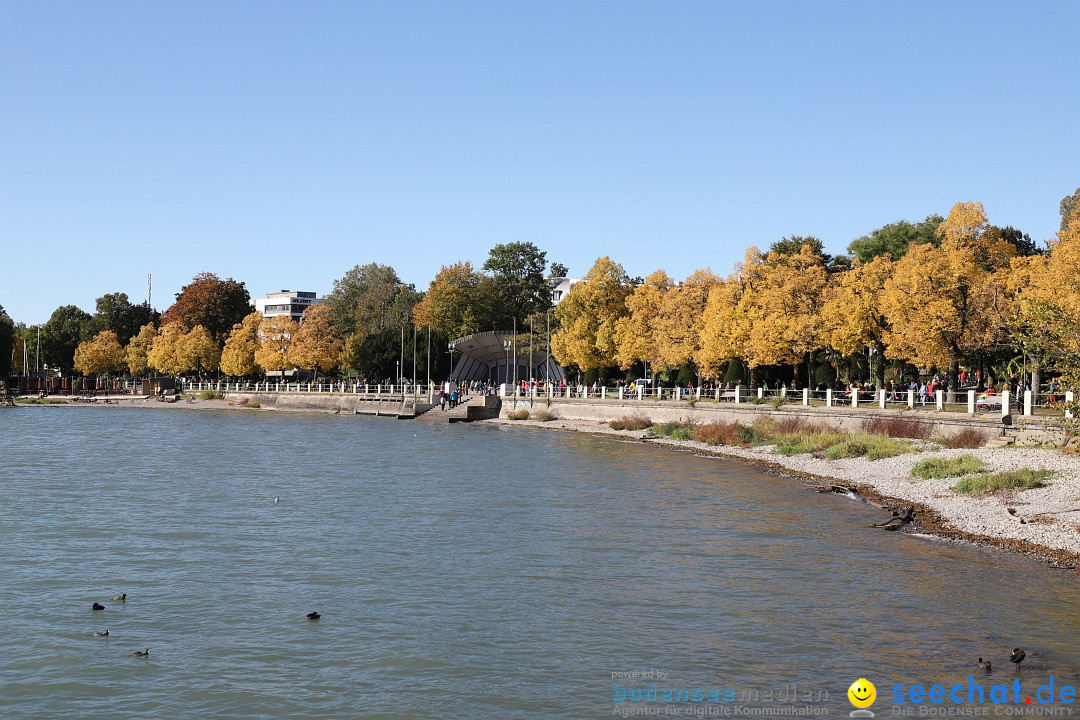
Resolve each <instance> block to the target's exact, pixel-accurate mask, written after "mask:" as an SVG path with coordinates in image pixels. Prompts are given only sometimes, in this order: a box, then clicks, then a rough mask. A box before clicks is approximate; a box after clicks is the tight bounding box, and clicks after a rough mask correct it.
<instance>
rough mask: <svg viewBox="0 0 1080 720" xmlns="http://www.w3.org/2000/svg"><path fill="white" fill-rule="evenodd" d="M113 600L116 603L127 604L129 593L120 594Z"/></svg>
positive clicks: (113, 597) (114, 596)
mask: <svg viewBox="0 0 1080 720" xmlns="http://www.w3.org/2000/svg"><path fill="white" fill-rule="evenodd" d="M112 599H113V600H115V601H116V602H127V593H120V594H119V595H113V596H112Z"/></svg>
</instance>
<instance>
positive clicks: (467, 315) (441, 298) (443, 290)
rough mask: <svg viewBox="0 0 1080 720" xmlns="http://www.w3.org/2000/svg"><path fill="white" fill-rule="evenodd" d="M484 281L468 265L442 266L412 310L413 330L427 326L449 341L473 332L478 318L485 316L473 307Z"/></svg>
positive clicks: (480, 294)
mask: <svg viewBox="0 0 1080 720" xmlns="http://www.w3.org/2000/svg"><path fill="white" fill-rule="evenodd" d="M485 279H486V278H485V277H484V274H483V273H481V272H478V271H476V270H475V269H474V268H473V266H472V263H470V262H468V261H465V262H458V263H454V264H453V265H443V266H442V268H441V269H440V270H439V272H438V274H436V275H435V279H434V280H432V281H431V285H430V287H428V291H427V292H426V293H425V294H424V299H423V300H421V301H420V302H418V303H417V304H416V305H415V306H414V307H413V322H414V323H415V324H416V325H417V327H424V326H428V327H431V328H434V329H435V330H438V331H439V332H442V333H445V334H446V335H448V336H450V337H460V336H461V335H468V334H469V333H473V332H477V331H478V330H479V329H480V328H479V324H478V322H477V318H478V316H484V315H486V313H485V312H484V310H483V308H478V307H477V304H478V303H480V304H482V301H483V298H482V297H481V296H482V293H479V292H478V288H480V287H481V286H482V284H483V283H484V281H485Z"/></svg>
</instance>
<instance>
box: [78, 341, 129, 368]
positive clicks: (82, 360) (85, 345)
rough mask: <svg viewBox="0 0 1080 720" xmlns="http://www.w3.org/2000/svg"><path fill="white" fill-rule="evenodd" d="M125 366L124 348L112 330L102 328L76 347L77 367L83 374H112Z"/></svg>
mask: <svg viewBox="0 0 1080 720" xmlns="http://www.w3.org/2000/svg"><path fill="white" fill-rule="evenodd" d="M123 368H124V348H123V346H122V345H120V341H119V340H117V338H116V333H115V332H113V331H112V330H102V331H101V332H99V333H98V334H97V335H95V336H94V339H93V340H87V341H86V342H82V343H79V346H78V347H76V348H75V369H76V370H78V371H79V372H81V373H82V374H83V375H111V374H113V373H118V372H121V371H122V370H123Z"/></svg>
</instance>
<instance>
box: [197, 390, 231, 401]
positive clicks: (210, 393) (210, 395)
mask: <svg viewBox="0 0 1080 720" xmlns="http://www.w3.org/2000/svg"><path fill="white" fill-rule="evenodd" d="M223 397H225V395H224V394H222V393H220V392H218V391H217V390H203V391H201V392H200V393H199V399H200V400H220V399H221V398H223Z"/></svg>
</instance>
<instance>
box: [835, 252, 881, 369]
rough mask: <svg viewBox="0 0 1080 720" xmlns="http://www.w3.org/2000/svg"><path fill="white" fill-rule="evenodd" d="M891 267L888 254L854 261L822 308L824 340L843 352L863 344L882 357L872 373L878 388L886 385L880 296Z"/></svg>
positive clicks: (850, 351) (847, 353)
mask: <svg viewBox="0 0 1080 720" xmlns="http://www.w3.org/2000/svg"><path fill="white" fill-rule="evenodd" d="M892 271H893V262H892V260H890V259H889V256H888V255H879V256H877V257H875V258H874V259H873V260H871V261H870V262H867V263H858V262H857V263H856V264H855V266H854V267H852V268H851V269H850V270H848V271H847V272H845V273H842V274H841V275H840V276H839V277H838V280H837V282H836V283H835V284H833V285H831V286H830V287H829V288H828V289H827V290H826V292H825V301H824V303H823V305H822V308H821V327H822V331H823V339H824V341H825V343H826V344H828V345H829V346H830V347H832V348H834V349H835V350H837V351H838V352H840V353H841V354H843V355H851V354H853V353H855V352H858V351H860V350H862V349H863V348H865V347H872V348H874V349H875V351H876V352H877V356H878V358H880V359H881V360H882V362H879V363H878V367H877V373H876V377H875V382H876V385H877V388H878V389H881V388H883V387H884V386H885V363H884V358H885V341H884V334H885V332H886V330H888V328H889V323H888V319H887V318H886V316H885V312H884V310H883V309H882V302H881V296H882V293H883V292H884V291H885V282H886V281H887V280H888V279H889V278H890V277H891V276H892Z"/></svg>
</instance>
